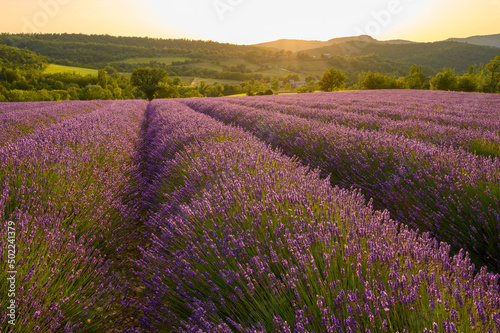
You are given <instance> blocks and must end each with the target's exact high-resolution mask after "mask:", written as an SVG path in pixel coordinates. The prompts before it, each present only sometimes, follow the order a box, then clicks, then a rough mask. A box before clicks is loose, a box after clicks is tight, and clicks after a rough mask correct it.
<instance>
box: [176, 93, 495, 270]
mask: <svg viewBox="0 0 500 333" xmlns="http://www.w3.org/2000/svg"><path fill="white" fill-rule="evenodd" d="M313 95H314V94H313ZM332 95H335V94H332ZM182 102H183V103H185V104H186V105H189V106H190V107H192V108H193V109H195V110H197V111H199V112H203V113H206V114H208V115H211V116H213V117H215V118H216V119H219V120H221V121H224V122H226V123H235V124H238V125H240V126H243V127H244V128H245V129H248V130H250V131H251V132H252V133H254V134H255V135H257V136H258V137H259V138H261V139H262V140H264V141H266V142H267V143H269V144H272V145H273V146H274V147H279V148H281V149H283V151H284V152H285V153H286V154H288V155H290V156H297V157H299V158H300V159H301V160H302V162H303V163H304V164H307V165H309V166H311V167H315V168H320V169H321V170H322V171H323V174H324V175H327V174H329V175H330V176H331V181H332V184H334V185H339V186H341V187H344V188H350V187H351V186H353V187H355V188H358V189H361V190H362V192H363V193H364V194H365V195H367V196H368V197H370V198H373V200H374V204H375V207H376V208H378V209H385V208H386V209H388V210H389V211H390V212H391V215H392V216H393V218H395V219H396V220H398V221H399V222H403V223H405V224H407V225H409V226H411V227H414V228H419V229H421V230H423V231H429V232H431V233H432V235H433V236H434V237H438V239H440V240H444V241H446V242H448V243H449V244H450V245H452V246H453V247H454V251H457V252H458V250H459V249H460V248H462V247H464V248H465V249H466V250H467V251H468V252H469V253H470V255H471V258H472V260H473V261H474V263H475V264H476V265H477V266H478V267H479V266H482V265H489V267H490V268H491V269H493V270H495V271H497V272H498V271H500V245H499V244H500V242H499V240H500V204H499V199H500V173H499V172H498V170H500V160H499V159H498V158H491V157H484V156H477V155H475V154H472V153H469V152H466V151H464V150H462V149H454V148H451V147H439V146H436V145H433V144H430V143H428V142H422V141H420V140H416V139H406V138H402V137H400V136H396V135H392V134H389V133H386V132H379V131H367V130H358V129H355V128H350V127H347V126H344V125H337V124H335V123H328V124H325V123H323V122H321V121H318V120H313V119H304V118H301V117H297V116H292V115H286V114H282V113H279V112H274V111H268V110H264V109H260V108H259V109H257V108H252V107H246V106H235V105H234V104H233V103H228V102H227V101H226V100H218V99H217V100H216V99H185V100H183V101H182Z"/></svg>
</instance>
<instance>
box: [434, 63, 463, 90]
mask: <svg viewBox="0 0 500 333" xmlns="http://www.w3.org/2000/svg"><path fill="white" fill-rule="evenodd" d="M431 89H432V90H448V91H454V90H456V89H457V77H456V76H455V72H454V71H453V70H452V69H451V68H444V69H443V71H442V72H440V73H437V74H436V76H434V77H433V78H432V79H431Z"/></svg>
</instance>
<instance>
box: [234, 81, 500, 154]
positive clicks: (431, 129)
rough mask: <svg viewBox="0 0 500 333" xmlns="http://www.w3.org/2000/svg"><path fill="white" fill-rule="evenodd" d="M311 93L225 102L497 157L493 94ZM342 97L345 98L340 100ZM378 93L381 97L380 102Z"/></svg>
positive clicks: (497, 130)
mask: <svg viewBox="0 0 500 333" xmlns="http://www.w3.org/2000/svg"><path fill="white" fill-rule="evenodd" d="M318 95H320V94H318ZM388 95H389V96H388ZM311 96H312V95H307V96H305V97H304V98H297V97H296V96H293V97H292V96H290V95H288V96H280V97H274V96H272V97H268V96H266V97H261V96H258V97H249V98H226V99H225V100H226V101H227V102H230V103H234V104H237V105H245V106H250V107H255V108H262V109H265V110H269V111H276V112H281V113H285V114H290V115H294V116H298V117H302V118H306V119H316V120H321V121H323V122H328V123H329V122H333V123H336V124H338V125H345V126H348V127H351V128H356V129H366V130H373V131H383V132H388V133H391V134H395V135H399V136H402V137H406V138H416V139H419V140H421V141H425V142H430V143H433V144H436V145H439V146H452V147H455V148H459V147H461V148H464V149H466V150H467V151H470V152H473V153H476V154H481V155H485V156H494V157H500V135H499V133H500V127H499V124H500V117H499V116H498V112H496V111H498V108H499V103H500V97H498V96H496V95H486V97H485V96H484V95H483V94H472V95H471V94H468V95H466V96H467V99H465V100H464V99H460V100H458V101H457V100H456V99H457V97H458V96H462V94H458V96H457V95H456V94H453V95H450V94H449V93H446V92H437V93H436V92H411V93H408V92H407V91H404V90H403V91H399V90H398V91H390V92H385V93H384V92H381V93H374V92H372V91H369V92H364V93H363V94H362V95H361V96H360V95H359V93H355V92H349V93H339V94H336V95H335V100H332V95H328V94H321V96H320V97H319V98H315V99H314V101H310V98H311ZM339 96H340V98H338V97H339ZM301 97H302V96H301ZM346 97H349V98H347V100H346ZM351 97H352V98H351ZM381 97H384V98H385V99H384V100H383V101H381V100H380V98H381ZM408 97H412V98H411V100H410V101H409V102H405V103H401V102H400V101H402V100H403V101H406V100H407V99H408ZM337 99H339V100H338V101H337ZM318 101H321V102H322V103H318ZM327 101H329V102H327ZM390 101H391V103H389V102H390ZM381 102H382V103H381ZM379 103H381V105H378V104H379ZM416 106H418V107H416ZM484 110H486V111H487V112H484Z"/></svg>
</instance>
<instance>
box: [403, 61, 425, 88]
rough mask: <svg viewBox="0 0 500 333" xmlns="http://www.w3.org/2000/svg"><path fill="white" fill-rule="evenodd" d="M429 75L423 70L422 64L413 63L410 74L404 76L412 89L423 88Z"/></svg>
mask: <svg viewBox="0 0 500 333" xmlns="http://www.w3.org/2000/svg"><path fill="white" fill-rule="evenodd" d="M425 81H427V76H426V75H425V74H424V73H423V71H422V66H417V65H413V66H411V68H410V72H409V73H408V76H406V77H405V78H404V82H405V84H406V85H407V87H408V88H410V89H422V88H423V87H424V84H425Z"/></svg>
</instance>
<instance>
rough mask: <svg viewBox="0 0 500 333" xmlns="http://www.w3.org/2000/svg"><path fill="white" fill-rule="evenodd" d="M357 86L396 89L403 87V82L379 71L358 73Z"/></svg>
mask: <svg viewBox="0 0 500 333" xmlns="http://www.w3.org/2000/svg"><path fill="white" fill-rule="evenodd" d="M358 83H359V86H360V87H361V89H398V88H403V87H404V84H405V82H401V81H398V80H397V79H396V78H395V77H390V76H386V75H383V74H380V73H372V72H371V71H368V73H363V74H360V75H359V81H358Z"/></svg>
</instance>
